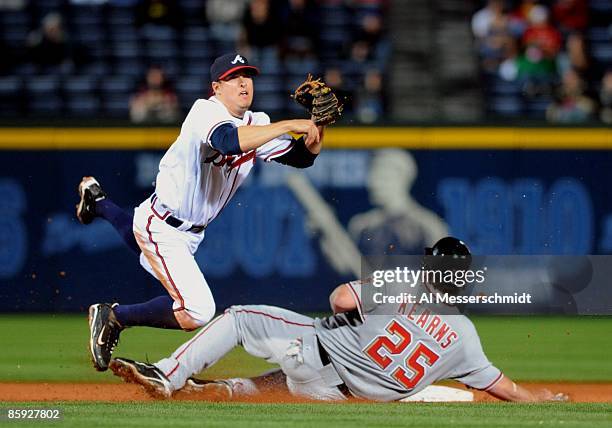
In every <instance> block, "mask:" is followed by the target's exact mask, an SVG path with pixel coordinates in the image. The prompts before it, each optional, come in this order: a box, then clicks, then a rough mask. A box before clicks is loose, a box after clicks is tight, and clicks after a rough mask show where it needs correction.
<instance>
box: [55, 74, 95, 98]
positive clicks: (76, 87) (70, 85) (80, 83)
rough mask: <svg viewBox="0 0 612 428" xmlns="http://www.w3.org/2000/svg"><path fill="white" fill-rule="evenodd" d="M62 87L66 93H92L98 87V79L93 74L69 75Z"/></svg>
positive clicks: (75, 94)
mask: <svg viewBox="0 0 612 428" xmlns="http://www.w3.org/2000/svg"><path fill="white" fill-rule="evenodd" d="M63 89H64V92H65V93H66V94H67V95H72V96H79V95H92V94H94V93H95V92H96V91H97V89H98V80H97V78H95V77H93V76H69V77H67V78H65V80H64V85H63Z"/></svg>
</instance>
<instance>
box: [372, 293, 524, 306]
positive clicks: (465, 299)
mask: <svg viewBox="0 0 612 428" xmlns="http://www.w3.org/2000/svg"><path fill="white" fill-rule="evenodd" d="M372 298H373V301H374V303H377V304H384V303H389V304H396V303H445V304H447V305H456V304H466V303H468V304H474V303H485V304H517V303H520V304H529V303H531V294H529V293H521V294H519V293H514V294H513V295H503V294H499V293H494V294H492V295H490V296H483V295H478V296H453V295H450V294H446V293H444V294H441V293H423V294H421V296H420V297H419V298H418V299H417V296H416V295H414V294H410V293H400V294H398V295H389V296H387V295H385V294H384V293H374V295H373V296H372ZM417 300H418V301H417Z"/></svg>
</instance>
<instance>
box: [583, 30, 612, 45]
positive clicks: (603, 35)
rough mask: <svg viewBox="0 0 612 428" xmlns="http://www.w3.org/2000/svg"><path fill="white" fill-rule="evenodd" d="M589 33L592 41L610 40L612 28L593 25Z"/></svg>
mask: <svg viewBox="0 0 612 428" xmlns="http://www.w3.org/2000/svg"><path fill="white" fill-rule="evenodd" d="M587 35H588V38H589V40H590V41H591V42H608V41H610V39H612V30H609V29H608V28H607V27H592V28H589V31H588V33H587Z"/></svg>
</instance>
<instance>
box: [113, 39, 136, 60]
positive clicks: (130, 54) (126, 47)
mask: <svg viewBox="0 0 612 428" xmlns="http://www.w3.org/2000/svg"><path fill="white" fill-rule="evenodd" d="M111 52H112V55H113V56H114V57H115V58H121V59H134V58H138V57H139V56H140V55H141V53H142V50H141V48H140V46H139V45H138V43H137V42H136V41H121V42H115V43H114V44H113V45H112V48H111Z"/></svg>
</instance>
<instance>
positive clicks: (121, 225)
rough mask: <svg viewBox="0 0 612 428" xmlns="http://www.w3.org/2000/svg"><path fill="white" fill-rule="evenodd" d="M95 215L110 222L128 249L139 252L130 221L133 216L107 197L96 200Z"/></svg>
mask: <svg viewBox="0 0 612 428" xmlns="http://www.w3.org/2000/svg"><path fill="white" fill-rule="evenodd" d="M96 215H97V216H98V217H102V218H103V219H105V220H107V221H108V222H109V223H110V224H112V225H113V227H114V228H115V230H117V232H118V233H119V235H121V237H122V238H123V242H125V243H126V245H127V246H128V247H129V248H130V250H132V251H134V252H135V253H136V254H140V247H139V246H138V244H137V243H136V238H134V232H132V223H133V222H134V217H133V216H131V215H130V214H128V213H127V212H125V211H124V210H123V209H122V208H120V207H118V206H117V205H115V203H114V202H113V201H111V200H110V199H108V198H106V199H103V200H101V201H99V202H96Z"/></svg>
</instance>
